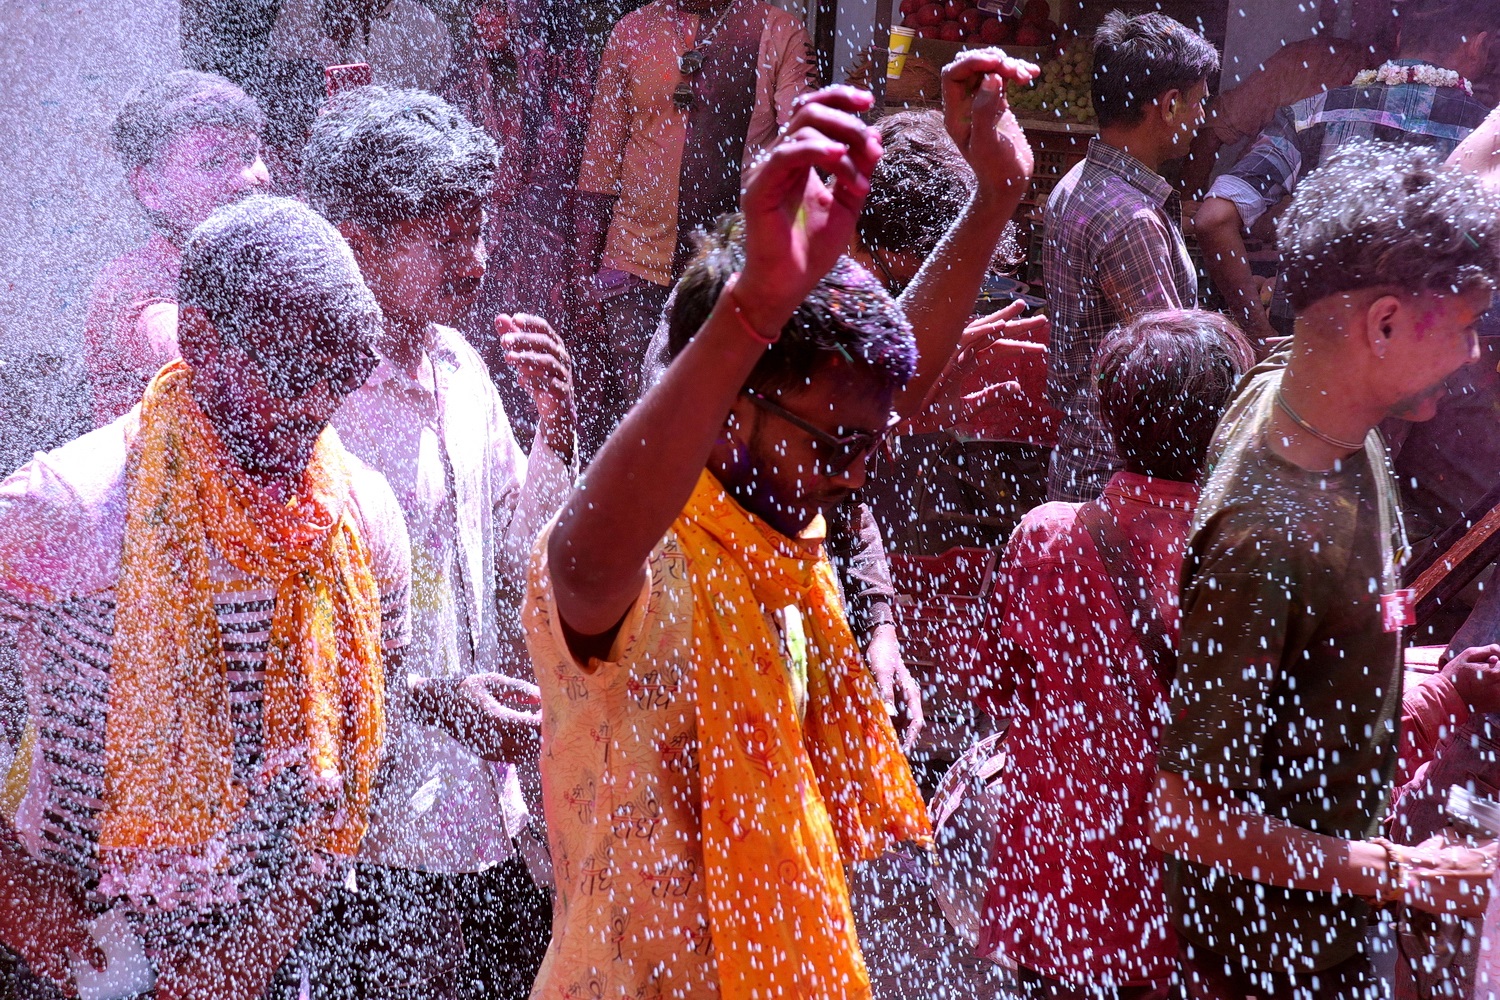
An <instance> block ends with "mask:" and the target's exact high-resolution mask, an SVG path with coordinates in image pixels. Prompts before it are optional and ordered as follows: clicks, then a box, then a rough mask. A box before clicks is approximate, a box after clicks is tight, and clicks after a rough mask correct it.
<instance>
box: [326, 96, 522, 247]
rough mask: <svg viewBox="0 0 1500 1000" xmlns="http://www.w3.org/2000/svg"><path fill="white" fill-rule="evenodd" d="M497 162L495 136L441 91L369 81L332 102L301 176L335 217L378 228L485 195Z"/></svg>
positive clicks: (327, 107) (436, 212)
mask: <svg viewBox="0 0 1500 1000" xmlns="http://www.w3.org/2000/svg"><path fill="white" fill-rule="evenodd" d="M499 166H500V152H499V150H498V149H497V148H496V147H495V142H494V140H493V139H491V138H490V137H489V136H488V135H486V134H485V133H484V131H483V130H482V129H480V128H477V127H476V126H475V125H474V124H472V123H471V122H470V121H469V120H468V119H467V118H465V117H464V116H463V115H462V114H460V113H459V112H458V109H456V108H454V107H453V105H451V104H449V103H448V102H447V101H445V100H443V99H442V98H441V97H438V96H436V95H434V94H429V93H427V92H426V91H421V90H396V89H391V88H387V87H380V86H371V87H359V88H356V89H354V90H350V91H347V92H345V93H343V94H340V95H339V96H338V97H336V98H334V99H333V100H331V101H329V102H328V104H327V106H326V107H325V108H324V110H323V114H322V115H320V116H319V118H318V120H317V122H315V123H314V124H313V129H312V136H311V138H309V139H308V141H307V149H306V150H305V152H304V153H303V159H302V180H303V184H304V186H305V187H306V189H307V200H308V203H309V204H311V205H312V206H313V207H314V208H316V209H317V210H318V211H320V212H322V213H323V215H324V216H325V217H327V218H328V220H329V221H331V222H333V223H334V224H338V223H341V222H346V221H350V222H357V223H359V224H361V225H365V226H370V227H372V228H378V227H379V226H382V225H386V224H389V223H392V222H405V221H408V220H411V219H426V218H431V217H432V216H434V215H437V214H439V213H440V212H443V211H446V210H448V209H450V208H453V207H455V206H458V205H464V204H468V203H469V202H472V201H476V200H478V199H480V198H483V197H484V196H485V195H487V194H489V192H490V189H491V188H492V187H493V186H494V183H495V171H496V169H497V168H498V167H499Z"/></svg>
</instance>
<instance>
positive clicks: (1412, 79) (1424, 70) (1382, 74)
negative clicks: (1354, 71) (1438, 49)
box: [1354, 61, 1474, 97]
mask: <svg viewBox="0 0 1500 1000" xmlns="http://www.w3.org/2000/svg"><path fill="white" fill-rule="evenodd" d="M1372 83H1383V84H1385V85H1387V86H1390V87H1397V86H1400V85H1401V84H1403V83H1422V84H1426V85H1427V86H1429V87H1457V88H1459V89H1460V90H1462V91H1463V92H1464V93H1465V94H1468V95H1469V96H1470V97H1473V96H1474V87H1473V85H1472V84H1470V83H1469V81H1468V80H1465V79H1464V78H1463V77H1462V76H1459V75H1458V73H1456V72H1455V71H1453V70H1451V69H1443V68H1442V67H1441V66H1432V65H1430V64H1428V63H1417V64H1416V65H1414V66H1403V65H1401V64H1400V63H1398V62H1394V61H1392V62H1388V63H1386V64H1385V65H1383V66H1381V67H1380V68H1379V69H1367V70H1364V71H1363V72H1361V73H1360V74H1359V75H1358V76H1356V77H1355V78H1354V86H1356V87H1368V86H1369V85H1370V84H1372Z"/></svg>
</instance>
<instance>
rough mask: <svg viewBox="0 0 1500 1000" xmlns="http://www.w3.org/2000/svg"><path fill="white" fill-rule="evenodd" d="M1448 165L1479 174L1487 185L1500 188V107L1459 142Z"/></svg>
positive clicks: (1450, 155)
mask: <svg viewBox="0 0 1500 1000" xmlns="http://www.w3.org/2000/svg"><path fill="white" fill-rule="evenodd" d="M1448 165H1449V166H1453V167H1457V168H1458V169H1460V170H1464V171H1467V172H1468V173H1471V174H1478V175H1479V177H1480V178H1481V179H1483V181H1484V183H1485V186H1486V187H1489V188H1500V108H1496V109H1495V110H1494V111H1491V112H1490V116H1489V117H1488V118H1486V119H1485V120H1484V122H1483V124H1481V125H1480V126H1479V127H1478V128H1477V129H1475V130H1474V131H1473V132H1470V133H1469V136H1468V138H1466V139H1465V140H1464V141H1463V142H1461V143H1459V144H1458V148H1457V149H1455V150H1454V151H1453V152H1452V153H1451V154H1449V156H1448Z"/></svg>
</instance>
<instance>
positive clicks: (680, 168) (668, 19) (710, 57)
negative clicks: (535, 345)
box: [575, 0, 816, 455]
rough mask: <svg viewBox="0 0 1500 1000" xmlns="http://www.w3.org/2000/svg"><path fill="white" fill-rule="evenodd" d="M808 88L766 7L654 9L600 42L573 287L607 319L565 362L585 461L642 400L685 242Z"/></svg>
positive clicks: (665, 0) (791, 26) (677, 4)
mask: <svg viewBox="0 0 1500 1000" xmlns="http://www.w3.org/2000/svg"><path fill="white" fill-rule="evenodd" d="M815 77H816V71H815V68H814V66H813V61H812V56H811V44H810V42H809V41H808V37H807V32H806V31H805V30H804V29H803V27H802V22H801V21H799V20H798V19H797V18H795V17H793V16H792V15H791V14H788V13H787V12H786V11H784V10H781V9H780V8H778V7H774V6H772V5H770V4H768V3H764V2H762V0H655V2H654V3H650V4H647V5H646V6H644V7H642V8H641V9H640V10H637V11H634V12H633V13H630V14H627V15H626V16H625V17H623V18H621V20H620V22H619V23H618V24H617V25H615V27H614V30H613V31H612V32H611V33H610V36H609V42H608V44H607V45H606V46H605V48H604V53H603V55H602V57H601V59H600V63H599V75H598V79H597V81H596V88H595V93H594V103H593V107H592V109H591V112H590V115H589V128H588V137H587V141H586V142H585V145H584V152H583V162H582V164H581V166H580V169H579V176H578V190H579V192H580V199H579V211H578V213H577V215H578V218H577V220H576V221H577V227H578V235H579V255H578V256H579V260H578V266H579V270H578V274H577V278H576V282H575V284H576V287H577V288H578V289H582V288H585V287H590V286H591V287H592V288H593V289H594V292H593V295H594V297H595V298H596V299H597V301H599V302H600V303H601V304H602V308H603V325H602V327H601V328H600V330H599V332H598V333H597V334H596V335H595V336H593V337H590V338H587V339H588V340H589V343H587V344H579V345H577V346H578V347H579V348H585V349H581V350H576V351H575V353H576V354H578V355H579V369H580V372H581V374H582V376H583V384H584V391H583V392H582V393H580V396H579V399H580V400H581V401H583V402H584V408H583V412H582V413H581V414H580V417H581V421H582V424H583V434H584V442H583V443H584V451H585V454H586V455H592V454H593V453H594V452H595V451H597V450H598V448H599V446H600V445H601V444H602V443H603V441H604V438H605V437H606V436H607V435H608V434H609V432H610V431H611V430H613V429H614V426H615V424H616V423H618V422H619V420H620V418H621V417H622V416H624V414H625V411H626V410H627V409H629V407H630V404H632V403H634V402H635V401H636V399H637V398H638V397H639V396H640V394H641V385H640V378H639V377H640V371H641V361H642V358H643V356H644V354H645V350H646V344H647V342H648V341H649V340H650V338H651V333H652V331H653V330H655V329H656V321H657V319H658V317H659V316H660V315H661V311H662V307H663V306H664V305H665V304H666V301H667V293H668V291H669V289H670V288H671V285H672V282H673V281H674V280H676V278H677V276H678V275H680V274H681V273H682V269H683V266H684V265H685V264H686V263H687V259H688V257H689V255H690V254H691V252H692V242H691V239H690V237H691V234H692V233H693V231H694V230H695V229H696V228H698V227H699V226H703V225H708V224H711V223H713V221H714V220H715V219H717V218H718V217H719V216H720V215H723V214H726V213H728V212H733V211H734V210H735V208H736V207H737V206H738V203H739V194H740V182H741V174H742V171H743V169H744V168H746V167H748V166H749V165H750V164H751V163H753V162H754V161H755V158H756V157H757V156H758V155H759V154H760V153H761V152H762V151H764V150H765V149H766V148H767V147H768V146H769V145H770V144H771V142H772V141H773V140H774V139H775V138H776V132H777V130H778V129H779V128H780V127H781V126H783V125H785V124H786V122H787V121H788V120H789V119H790V118H791V116H792V102H793V101H794V100H795V99H796V98H797V97H798V96H799V95H801V94H803V93H805V92H806V91H807V90H809V89H810V88H811V87H813V86H816V82H815ZM596 272H597V274H596Z"/></svg>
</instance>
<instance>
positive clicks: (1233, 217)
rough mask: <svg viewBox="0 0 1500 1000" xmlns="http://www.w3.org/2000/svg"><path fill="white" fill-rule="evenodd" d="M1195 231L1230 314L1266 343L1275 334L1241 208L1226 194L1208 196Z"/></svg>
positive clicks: (1254, 338) (1197, 218) (1196, 217)
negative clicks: (1248, 248)
mask: <svg viewBox="0 0 1500 1000" xmlns="http://www.w3.org/2000/svg"><path fill="white" fill-rule="evenodd" d="M1192 226H1193V233H1194V235H1196V236H1197V237H1198V246H1199V248H1200V249H1202V251H1203V266H1204V268H1206V269H1207V271H1208V276H1209V279H1210V280H1211V281H1212V282H1213V285H1214V288H1216V289H1218V291H1219V294H1220V295H1222V296H1223V297H1224V305H1225V306H1226V307H1227V308H1228V309H1229V314H1230V315H1231V316H1233V317H1234V319H1235V321H1236V322H1238V323H1239V324H1240V326H1241V327H1242V328H1243V329H1244V330H1245V332H1246V334H1248V335H1249V336H1250V339H1251V340H1252V341H1258V342H1260V344H1261V345H1263V346H1264V345H1265V344H1266V342H1267V340H1268V339H1269V338H1271V337H1274V336H1276V331H1275V329H1274V328H1273V327H1272V326H1271V320H1270V317H1269V315H1268V314H1267V311H1266V307H1265V305H1264V304H1263V303H1262V302H1261V299H1260V285H1259V283H1258V282H1256V280H1255V275H1254V273H1253V272H1252V271H1251V269H1250V258H1249V255H1248V254H1247V252H1246V250H1245V238H1244V236H1243V235H1242V231H1241V220H1240V210H1239V208H1238V206H1236V205H1235V203H1234V202H1232V201H1230V200H1229V199H1227V198H1206V199H1204V202H1203V205H1202V206H1201V207H1200V208H1199V209H1198V214H1197V215H1195V216H1194V217H1193V223H1192Z"/></svg>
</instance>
